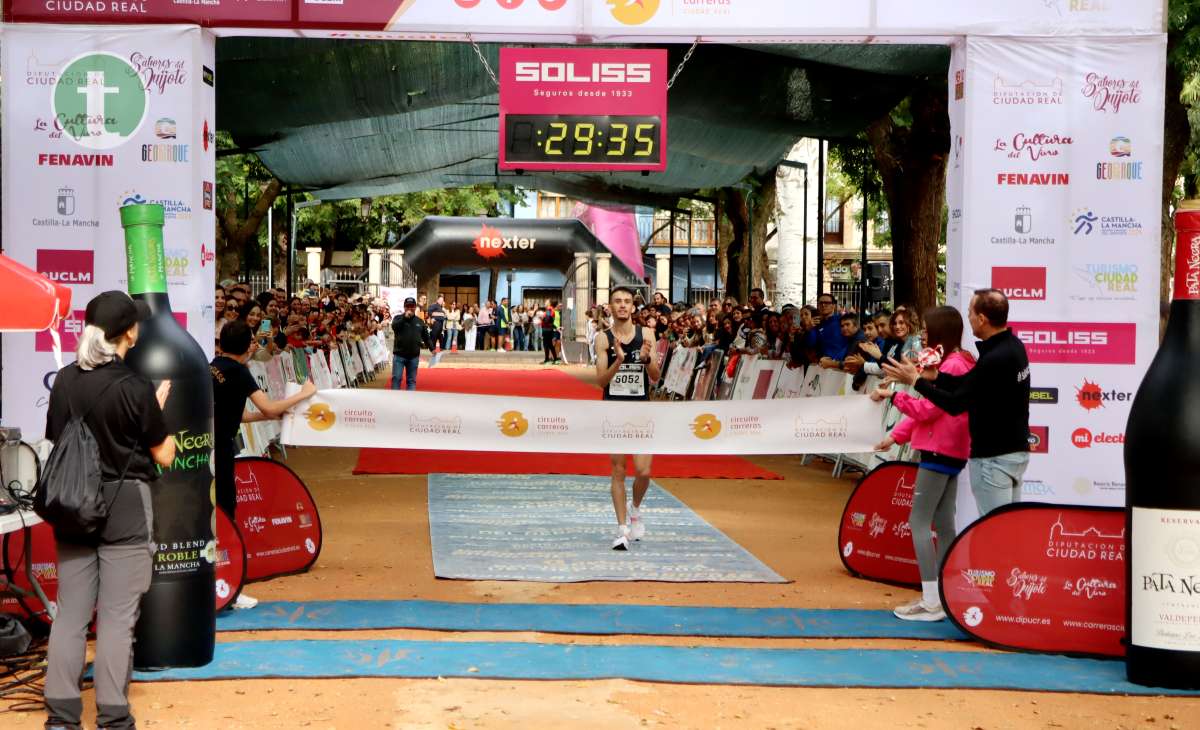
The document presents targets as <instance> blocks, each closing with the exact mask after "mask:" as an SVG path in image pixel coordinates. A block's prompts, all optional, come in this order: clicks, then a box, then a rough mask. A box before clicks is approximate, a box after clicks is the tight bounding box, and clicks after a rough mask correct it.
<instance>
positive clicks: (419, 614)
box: [217, 601, 967, 640]
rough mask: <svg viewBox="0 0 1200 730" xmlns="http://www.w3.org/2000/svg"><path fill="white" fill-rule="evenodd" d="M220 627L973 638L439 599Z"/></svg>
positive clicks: (938, 630) (738, 616)
mask: <svg viewBox="0 0 1200 730" xmlns="http://www.w3.org/2000/svg"><path fill="white" fill-rule="evenodd" d="M217 629H218V630H219V631H270V630H280V629H287V630H305V629H309V630H350V629H431V630H435V631H544V632H547V633H558V634H603V635H607V634H640V635H647V636H740V637H761V638H781V639H782V638H801V639H821V638H831V639H857V638H867V639H943V640H962V639H966V638H967V637H966V636H965V635H964V634H963V633H962V632H961V631H959V630H958V629H957V628H955V627H954V625H953V624H951V623H950V622H949V621H937V622H933V623H922V622H915V621H901V620H899V619H897V618H896V617H895V616H893V615H892V614H891V612H890V611H862V610H819V609H794V608H709V607H698V606H630V605H576V604H544V603H445V602H439V601H309V602H305V603H292V602H287V601H284V602H271V603H262V604H259V606H258V607H256V608H253V609H250V610H245V611H232V612H226V613H224V614H222V615H221V616H220V617H218V619H217Z"/></svg>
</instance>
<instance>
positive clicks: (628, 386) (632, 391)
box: [608, 363, 646, 398]
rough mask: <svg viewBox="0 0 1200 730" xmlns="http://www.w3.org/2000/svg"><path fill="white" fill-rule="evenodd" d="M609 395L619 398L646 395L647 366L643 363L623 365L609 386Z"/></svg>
mask: <svg viewBox="0 0 1200 730" xmlns="http://www.w3.org/2000/svg"><path fill="white" fill-rule="evenodd" d="M608 394H609V395H611V396H615V397H618V398H630V397H635V396H636V397H638V398H641V397H642V396H644V395H646V366H645V365H643V364H641V363H636V364H629V363H622V365H621V368H620V369H619V370H617V374H616V375H614V376H613V379H612V381H611V382H610V383H609V384H608Z"/></svg>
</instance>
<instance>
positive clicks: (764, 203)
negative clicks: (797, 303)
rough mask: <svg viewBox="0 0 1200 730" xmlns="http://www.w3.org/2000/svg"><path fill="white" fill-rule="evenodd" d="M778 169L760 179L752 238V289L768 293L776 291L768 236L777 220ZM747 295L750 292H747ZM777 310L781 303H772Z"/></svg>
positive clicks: (755, 201) (756, 195)
mask: <svg viewBox="0 0 1200 730" xmlns="http://www.w3.org/2000/svg"><path fill="white" fill-rule="evenodd" d="M776 175H777V168H771V170H770V171H769V172H767V173H766V174H765V175H763V176H762V177H761V178H758V182H759V189H758V192H756V193H755V194H754V231H753V235H752V236H751V243H753V244H754V246H753V247H754V268H753V270H752V271H753V274H754V281H753V282H752V283H751V285H750V286H751V288H754V287H760V288H762V289H764V290H766V291H768V292H771V291H774V289H775V282H774V277H773V276H771V272H770V267H771V265H770V261H769V260H768V259H767V234H768V230H769V229H770V226H771V223H772V222H773V221H774V220H775V212H776V209H777V206H776V200H775V190H776V187H775V177H776ZM746 294H747V295H749V294H750V292H748V291H747V292H746ZM772 304H773V305H774V306H775V308H776V309H778V308H779V303H777V302H772Z"/></svg>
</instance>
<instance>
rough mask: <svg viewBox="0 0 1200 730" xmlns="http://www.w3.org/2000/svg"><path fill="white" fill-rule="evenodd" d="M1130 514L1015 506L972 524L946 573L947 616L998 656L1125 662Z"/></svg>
mask: <svg viewBox="0 0 1200 730" xmlns="http://www.w3.org/2000/svg"><path fill="white" fill-rule="evenodd" d="M1125 559H1126V551H1125V511H1124V510H1123V509H1117V508H1115V507H1072V506H1062V505H1049V504H1033V503H1028V504H1013V505H1008V506H1005V507H1002V508H1000V509H998V510H995V511H994V512H991V513H989V514H988V516H987V517H985V518H983V519H981V520H979V521H977V522H975V523H973V524H971V526H969V527H968V528H967V529H966V530H965V531H963V533H962V534H960V535H959V536H958V538H957V539H955V541H954V543H953V544H952V545H951V546H950V552H949V553H948V554H947V555H946V560H945V562H944V563H943V564H942V573H941V591H942V602H943V604H944V605H945V606H946V615H947V616H949V617H950V619H951V620H952V621H953V622H954V623H955V624H957V625H958V626H959V628H961V629H962V630H963V631H965V632H967V633H968V634H970V635H971V636H974V637H975V638H977V639H980V640H981V641H985V642H987V643H989V644H994V645H996V646H1002V647H1006V648H1011V649H1024V650H1029V651H1039V652H1053V653H1063V654H1090V655H1099V656H1124V654H1125V649H1124V647H1123V646H1122V643H1121V641H1122V639H1123V637H1124V636H1125V590H1126V582H1125Z"/></svg>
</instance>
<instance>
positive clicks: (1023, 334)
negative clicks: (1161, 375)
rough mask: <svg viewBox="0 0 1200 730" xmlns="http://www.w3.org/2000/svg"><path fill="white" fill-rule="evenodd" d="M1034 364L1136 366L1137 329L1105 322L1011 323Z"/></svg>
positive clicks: (1133, 325) (1133, 326)
mask: <svg viewBox="0 0 1200 730" xmlns="http://www.w3.org/2000/svg"><path fill="white" fill-rule="evenodd" d="M1008 327H1009V329H1011V330H1012V331H1013V332H1014V333H1015V334H1016V335H1017V337H1018V338H1019V339H1020V340H1021V342H1023V343H1025V351H1026V352H1027V353H1028V354H1029V362H1031V363H1052V364H1064V365H1069V364H1080V365H1133V364H1134V363H1135V362H1136V350H1137V339H1136V329H1137V325H1135V324H1132V323H1113V322H1108V323H1103V322H1009V323H1008Z"/></svg>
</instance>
